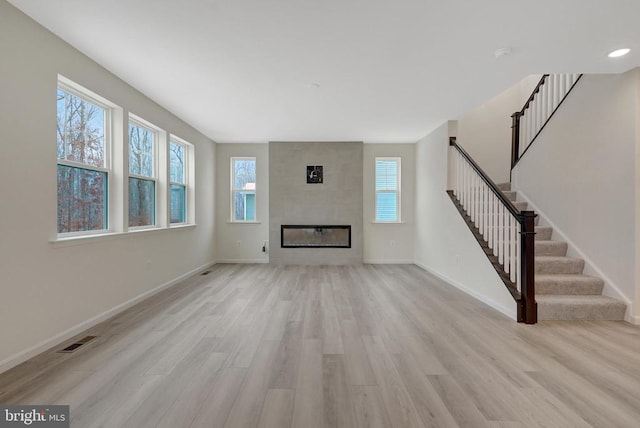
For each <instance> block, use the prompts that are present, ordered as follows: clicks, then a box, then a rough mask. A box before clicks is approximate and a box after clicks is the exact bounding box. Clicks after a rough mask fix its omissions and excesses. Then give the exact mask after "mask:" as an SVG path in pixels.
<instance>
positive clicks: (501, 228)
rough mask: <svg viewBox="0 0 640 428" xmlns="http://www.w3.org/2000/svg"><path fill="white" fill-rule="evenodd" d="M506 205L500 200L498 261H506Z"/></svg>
mask: <svg viewBox="0 0 640 428" xmlns="http://www.w3.org/2000/svg"><path fill="white" fill-rule="evenodd" d="M503 208H504V205H502V202H501V201H498V262H499V263H500V264H502V263H504V212H503Z"/></svg>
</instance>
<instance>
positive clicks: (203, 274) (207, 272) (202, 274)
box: [200, 270, 211, 276]
mask: <svg viewBox="0 0 640 428" xmlns="http://www.w3.org/2000/svg"><path fill="white" fill-rule="evenodd" d="M210 273H211V271H210V270H208V271H206V272H202V273H201V274H200V275H201V276H205V275H209V274H210Z"/></svg>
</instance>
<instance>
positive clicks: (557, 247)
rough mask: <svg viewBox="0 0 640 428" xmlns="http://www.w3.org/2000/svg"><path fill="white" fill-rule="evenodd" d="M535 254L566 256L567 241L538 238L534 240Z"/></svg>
mask: <svg viewBox="0 0 640 428" xmlns="http://www.w3.org/2000/svg"><path fill="white" fill-rule="evenodd" d="M535 247H536V256H566V255H567V247H568V246H567V243H566V242H562V241H549V240H542V239H538V240H536V241H535Z"/></svg>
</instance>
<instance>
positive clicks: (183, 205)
mask: <svg viewBox="0 0 640 428" xmlns="http://www.w3.org/2000/svg"><path fill="white" fill-rule="evenodd" d="M186 161H187V146H186V144H185V143H182V142H179V141H177V139H176V138H175V137H173V138H172V139H171V141H170V142H169V187H170V190H169V192H170V204H169V218H170V222H171V223H186V221H187V171H186V165H187V163H186Z"/></svg>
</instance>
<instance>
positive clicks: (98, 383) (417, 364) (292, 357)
mask: <svg viewBox="0 0 640 428" xmlns="http://www.w3.org/2000/svg"><path fill="white" fill-rule="evenodd" d="M87 334H95V335H98V336H99V337H98V338H97V339H95V340H94V341H92V342H90V343H89V344H87V345H85V346H84V347H83V348H81V349H79V350H78V351H76V352H75V353H74V354H61V353H46V354H43V355H41V356H39V357H37V358H35V359H33V360H30V361H29V362H27V363H25V364H23V365H21V366H19V367H17V368H15V369H13V370H11V371H9V372H6V373H4V374H2V375H0V402H2V403H21V404H70V405H71V416H72V426H74V427H82V428H85V427H94V426H113V427H133V428H139V427H156V426H158V427H171V428H177V427H189V426H191V427H254V426H259V427H278V428H279V427H289V426H293V427H304V428H308V427H322V426H326V427H334V426H337V427H387V426H388V427H423V426H424V427H456V426H461V427H474V428H475V427H537V426H544V427H562V428H566V427H588V426H592V427H607V428H609V427H638V426H640V328H638V327H636V326H632V325H630V324H627V323H624V322H582V323H571V322H547V323H541V324H538V325H536V326H525V325H519V324H517V323H515V322H514V321H511V320H509V319H507V318H506V317H504V316H502V315H501V314H499V313H497V312H495V311H494V310H492V309H490V308H488V307H487V306H485V305H483V304H482V303H480V302H478V301H476V300H474V299H472V298H470V297H468V296H467V295H465V294H463V293H461V292H459V291H457V290H456V289H454V288H452V287H450V286H448V285H446V284H444V283H442V282H441V281H440V280H438V279H436V278H434V277H432V276H430V275H429V274H427V273H426V272H424V271H422V270H421V269H419V268H417V267H415V266H370V265H361V266H347V267H334V266H330V267H327V266H325V267H308V266H288V267H276V266H270V265H218V266H215V267H214V268H212V272H211V273H210V274H208V275H206V276H196V277H194V278H192V279H190V280H188V281H186V282H185V283H184V284H182V285H180V286H177V287H174V288H172V289H170V290H167V291H165V292H163V293H161V294H159V295H157V296H155V297H154V298H152V299H150V300H148V301H146V302H144V303H142V304H140V305H138V306H136V307H135V308H132V309H131V310H129V311H127V312H125V313H123V314H121V315H120V316H118V317H116V318H114V319H112V320H110V321H108V322H106V323H103V324H102V325H100V326H97V327H96V328H94V329H91V330H90V331H88V332H87Z"/></svg>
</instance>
